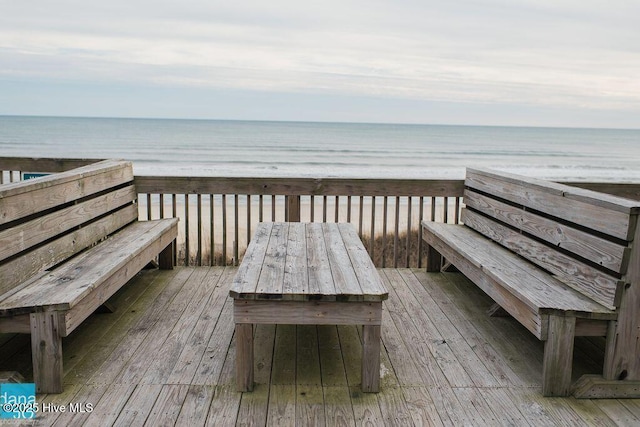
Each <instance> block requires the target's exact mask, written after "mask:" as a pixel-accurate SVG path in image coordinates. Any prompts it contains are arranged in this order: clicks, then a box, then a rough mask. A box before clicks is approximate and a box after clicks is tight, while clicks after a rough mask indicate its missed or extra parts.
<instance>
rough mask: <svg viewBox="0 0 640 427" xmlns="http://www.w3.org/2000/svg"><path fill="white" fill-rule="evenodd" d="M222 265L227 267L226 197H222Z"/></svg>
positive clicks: (224, 195)
mask: <svg viewBox="0 0 640 427" xmlns="http://www.w3.org/2000/svg"><path fill="white" fill-rule="evenodd" d="M222 265H227V195H226V194H223V195H222Z"/></svg>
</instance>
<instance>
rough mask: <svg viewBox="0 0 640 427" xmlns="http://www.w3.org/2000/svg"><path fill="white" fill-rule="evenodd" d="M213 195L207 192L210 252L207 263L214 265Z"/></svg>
mask: <svg viewBox="0 0 640 427" xmlns="http://www.w3.org/2000/svg"><path fill="white" fill-rule="evenodd" d="M213 205H214V197H213V194H209V245H210V246H211V248H210V249H209V250H210V251H211V254H210V255H209V265H210V266H212V267H213V266H214V265H216V245H215V234H214V233H215V226H214V224H215V216H214V214H215V210H214V207H213Z"/></svg>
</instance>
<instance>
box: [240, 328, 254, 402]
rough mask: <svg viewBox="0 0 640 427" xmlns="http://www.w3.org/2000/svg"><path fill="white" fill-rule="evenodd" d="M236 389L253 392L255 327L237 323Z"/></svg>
mask: <svg viewBox="0 0 640 427" xmlns="http://www.w3.org/2000/svg"><path fill="white" fill-rule="evenodd" d="M236 387H237V389H238V391H253V325H252V324H250V323H236Z"/></svg>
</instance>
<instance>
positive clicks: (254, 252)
mask: <svg viewBox="0 0 640 427" xmlns="http://www.w3.org/2000/svg"><path fill="white" fill-rule="evenodd" d="M272 227H273V223H270V222H264V223H261V224H260V225H259V226H258V228H257V229H256V232H255V234H254V235H253V239H251V242H249V245H248V246H247V250H246V252H245V254H244V258H243V260H242V263H241V264H240V267H238V272H237V273H236V276H235V278H234V280H233V288H232V290H231V292H232V294H231V296H232V297H234V298H235V297H236V296H240V295H248V294H254V293H255V292H256V286H257V284H258V278H259V277H260V271H261V270H262V264H263V263H264V257H265V254H266V252H267V243H268V242H269V239H270V237H271V229H272Z"/></svg>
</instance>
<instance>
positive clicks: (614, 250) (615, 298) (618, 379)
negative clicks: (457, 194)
mask: <svg viewBox="0 0 640 427" xmlns="http://www.w3.org/2000/svg"><path fill="white" fill-rule="evenodd" d="M464 204H465V206H466V207H465V208H464V209H463V212H462V221H463V223H464V225H454V224H443V223H435V222H423V223H422V237H423V239H424V240H425V241H426V243H427V245H428V247H427V271H439V270H440V268H441V265H442V257H444V258H445V259H446V260H447V262H449V263H451V264H453V265H454V266H455V267H456V268H457V269H458V270H460V271H461V272H462V273H464V274H465V275H466V276H467V277H468V278H469V279H471V280H472V281H473V282H474V283H475V284H476V285H477V286H479V287H480V288H481V289H482V290H483V291H484V292H486V293H487V294H488V295H489V296H490V297H491V298H492V299H493V300H494V301H495V302H496V303H497V304H499V305H500V306H501V307H502V308H503V309H504V310H506V311H507V312H508V313H509V314H511V315H512V316H513V317H514V318H515V319H517V320H518V321H519V322H520V323H521V324H522V325H524V326H525V327H526V328H527V329H528V330H529V331H531V333H533V334H534V335H535V336H536V337H538V339H540V340H543V341H544V342H545V345H544V360H543V372H542V392H543V394H544V395H545V396H565V395H568V394H569V393H570V392H571V368H572V356H573V345H574V337H575V336H603V337H606V352H605V362H604V369H603V375H602V376H599V375H594V376H583V377H582V378H581V379H580V380H579V382H578V383H577V384H576V385H575V389H574V394H575V395H576V396H577V397H614V396H616V397H621V396H627V397H630V396H635V397H638V396H640V382H638V380H640V353H639V352H638V348H639V347H638V344H637V343H638V340H639V331H640V248H639V247H638V244H639V243H640V227H638V214H639V213H640V203H638V202H635V201H632V200H628V199H623V198H618V197H613V196H610V195H606V194H602V193H597V192H593V191H588V190H583V189H580V188H575V187H570V186H567V185H561V184H557V183H552V182H547V181H543V180H538V179H531V178H527V177H523V176H518V175H513V174H507V173H498V172H494V171H487V170H473V169H468V170H467V175H466V180H465V192H464Z"/></svg>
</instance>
